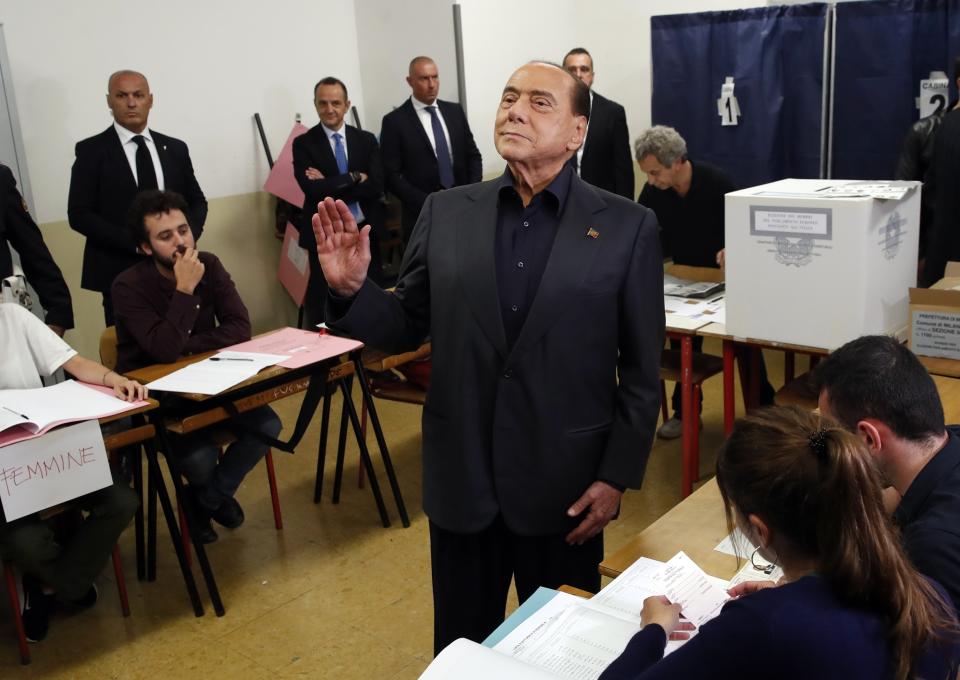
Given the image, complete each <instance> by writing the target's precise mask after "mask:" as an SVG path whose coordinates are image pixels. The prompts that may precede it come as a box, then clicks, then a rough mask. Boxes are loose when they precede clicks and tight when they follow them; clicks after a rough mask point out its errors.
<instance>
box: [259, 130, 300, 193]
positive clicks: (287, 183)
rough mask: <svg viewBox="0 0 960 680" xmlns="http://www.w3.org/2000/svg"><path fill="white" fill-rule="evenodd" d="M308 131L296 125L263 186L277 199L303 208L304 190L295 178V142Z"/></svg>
mask: <svg viewBox="0 0 960 680" xmlns="http://www.w3.org/2000/svg"><path fill="white" fill-rule="evenodd" d="M306 131H307V128H306V127H304V126H303V125H301V124H300V123H294V125H293V129H292V130H291V131H290V136H289V137H287V141H286V143H284V145H283V149H281V150H280V155H279V156H277V160H276V162H275V163H274V164H273V168H272V169H271V170H270V175H269V176H268V177H267V181H266V182H264V184H263V190H264V191H266V192H268V193H271V194H273V195H274V196H276V197H277V198H282V199H283V200H285V201H286V202H287V203H290V204H292V205H295V206H297V207H298V208H302V207H303V199H304V195H303V189H301V188H300V185H299V184H297V180H296V178H295V177H294V176H293V140H294V139H296V138H297V137H299V136H300V135H302V134H303V133H304V132H306Z"/></svg>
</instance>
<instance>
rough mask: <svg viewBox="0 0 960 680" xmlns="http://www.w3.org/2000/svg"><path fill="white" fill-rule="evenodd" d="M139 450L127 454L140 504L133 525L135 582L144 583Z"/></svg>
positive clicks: (145, 572)
mask: <svg viewBox="0 0 960 680" xmlns="http://www.w3.org/2000/svg"><path fill="white" fill-rule="evenodd" d="M140 448H141V447H140V445H139V444H138V445H137V446H136V447H135V448H133V449H131V450H130V451H129V452H128V453H129V455H130V466H131V467H132V469H133V490H134V493H136V494H137V498H139V499H140V504H139V505H138V506H137V515H136V517H135V518H134V525H133V532H134V539H135V540H136V542H137V580H138V581H144V580H146V578H147V557H146V546H145V545H144V543H143V541H144V533H143V521H144V516H143V505H144V503H145V502H146V499H144V497H143V458H142V457H141V456H142V455H143V453H142V452H141V450H140Z"/></svg>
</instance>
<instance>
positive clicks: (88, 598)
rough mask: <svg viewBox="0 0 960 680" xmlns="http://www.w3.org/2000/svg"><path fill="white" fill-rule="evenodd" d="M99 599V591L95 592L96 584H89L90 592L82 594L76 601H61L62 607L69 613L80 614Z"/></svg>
mask: <svg viewBox="0 0 960 680" xmlns="http://www.w3.org/2000/svg"><path fill="white" fill-rule="evenodd" d="M98 599H100V591H99V590H97V584H95V583H91V584H90V590H88V591H87V592H86V593H84V594H83V595H82V596H81V597H80V599H78V600H67V599H65V598H64V599H61V600H60V601H61V602H62V603H63V605H64V607H65V608H66V609H68V610H70V611H74V612H82V611H83V610H84V609H90V607H92V606H93V605H95V604H96V603H97V600H98Z"/></svg>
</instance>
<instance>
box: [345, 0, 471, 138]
mask: <svg viewBox="0 0 960 680" xmlns="http://www.w3.org/2000/svg"><path fill="white" fill-rule="evenodd" d="M355 11H356V17H357V37H358V43H359V45H360V54H359V61H360V78H361V82H362V83H363V93H364V103H365V104H366V110H367V115H366V117H364V118H361V120H360V122H361V123H362V124H363V127H364V128H365V129H367V130H370V131H371V132H373V133H374V134H376V135H379V134H380V123H381V121H382V120H383V116H384V114H387V113H390V111H392V110H393V109H394V107H396V106H399V105H400V104H402V103H403V102H404V100H406V99H407V98H408V97H409V96H410V86H409V85H407V81H406V80H405V78H406V76H407V69H408V66H409V64H410V60H411V59H413V58H414V57H417V56H420V55H424V56H427V57H431V58H432V59H433V60H434V61H435V62H436V63H437V70H438V71H439V73H440V99H446V100H447V101H454V102H455V101H458V100H459V96H458V93H457V63H456V50H455V44H454V39H453V3H452V2H451V0H405V2H389V1H384V0H355ZM351 97H352V94H351Z"/></svg>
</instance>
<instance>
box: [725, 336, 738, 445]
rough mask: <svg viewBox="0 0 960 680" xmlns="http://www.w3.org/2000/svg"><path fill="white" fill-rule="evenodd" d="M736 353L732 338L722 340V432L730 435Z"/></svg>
mask: <svg viewBox="0 0 960 680" xmlns="http://www.w3.org/2000/svg"><path fill="white" fill-rule="evenodd" d="M735 355H736V352H735V349H734V346H733V340H724V341H723V434H724V435H726V436H730V433H731V432H733V421H734V419H736V417H737V398H736V395H735V394H734V382H735V376H734V372H733V371H734V363H733V360H734V357H735Z"/></svg>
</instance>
